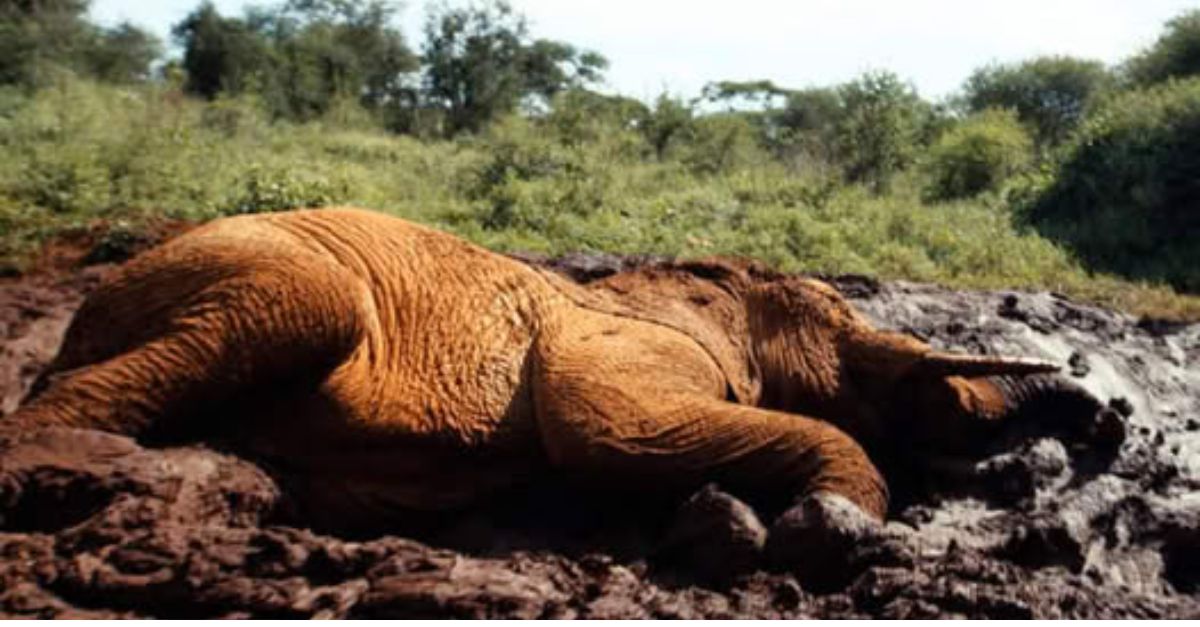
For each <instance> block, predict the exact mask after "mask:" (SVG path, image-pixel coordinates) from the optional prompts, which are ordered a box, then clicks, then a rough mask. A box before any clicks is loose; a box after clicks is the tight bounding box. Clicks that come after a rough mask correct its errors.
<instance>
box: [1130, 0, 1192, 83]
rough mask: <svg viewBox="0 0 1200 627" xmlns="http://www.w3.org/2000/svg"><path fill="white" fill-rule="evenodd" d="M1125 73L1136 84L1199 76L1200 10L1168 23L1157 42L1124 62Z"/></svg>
mask: <svg viewBox="0 0 1200 627" xmlns="http://www.w3.org/2000/svg"><path fill="white" fill-rule="evenodd" d="M1125 73H1126V75H1127V76H1128V78H1129V79H1130V80H1131V81H1132V82H1133V83H1134V84H1137V85H1151V84H1154V83H1161V82H1163V81H1165V80H1167V79H1170V78H1183V77H1187V76H1195V75H1197V74H1200V9H1196V10H1191V11H1187V12H1185V13H1182V14H1180V15H1178V16H1176V17H1175V18H1174V19H1172V20H1170V21H1169V22H1167V24H1166V27H1165V28H1164V32H1163V34H1162V35H1161V36H1160V37H1159V38H1158V41H1156V42H1154V45H1152V46H1150V47H1149V48H1147V49H1146V50H1144V51H1143V52H1142V53H1140V54H1138V55H1136V56H1134V57H1133V58H1131V59H1130V60H1129V61H1128V62H1127V63H1126V65H1125Z"/></svg>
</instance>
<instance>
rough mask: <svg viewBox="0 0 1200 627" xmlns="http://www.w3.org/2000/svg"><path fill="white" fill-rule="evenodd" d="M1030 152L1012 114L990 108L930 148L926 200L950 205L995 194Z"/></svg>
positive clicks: (1027, 140) (1030, 145) (1024, 163)
mask: <svg viewBox="0 0 1200 627" xmlns="http://www.w3.org/2000/svg"><path fill="white" fill-rule="evenodd" d="M1032 150H1033V142H1032V141H1031V140H1030V138H1029V135H1028V134H1027V133H1026V132H1025V129H1024V128H1023V127H1022V126H1021V123H1020V122H1019V121H1018V120H1017V116H1016V113H1014V112H1013V111H1010V110H996V109H991V110H988V111H984V112H983V113H980V114H978V115H976V116H973V117H971V118H968V119H967V120H964V121H963V122H962V123H961V124H959V125H958V126H957V127H955V128H953V129H951V130H950V131H948V132H947V133H945V134H944V135H942V137H941V138H940V139H939V140H938V141H937V142H936V143H935V144H934V145H933V146H932V147H930V149H929V155H928V159H927V162H926V166H925V169H926V177H927V179H928V182H927V183H926V185H925V190H924V192H925V197H926V198H927V199H929V200H951V199H955V198H970V197H971V196H975V195H978V194H980V193H982V192H985V191H997V190H998V189H999V188H1000V186H1001V184H1003V183H1004V182H1005V181H1006V180H1008V179H1009V178H1010V177H1011V176H1013V175H1014V174H1016V173H1017V172H1019V171H1020V170H1022V169H1023V168H1025V167H1027V166H1028V165H1029V163H1030V160H1031V158H1032Z"/></svg>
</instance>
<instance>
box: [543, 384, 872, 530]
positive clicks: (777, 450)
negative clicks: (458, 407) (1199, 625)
mask: <svg viewBox="0 0 1200 627" xmlns="http://www.w3.org/2000/svg"><path fill="white" fill-rule="evenodd" d="M536 403H537V406H538V419H539V423H540V426H541V430H542V434H543V439H544V442H545V446H546V449H547V452H548V454H549V456H550V459H551V461H552V462H553V463H555V464H556V465H559V466H561V467H564V468H567V469H572V470H575V471H578V472H582V473H584V474H585V475H587V476H594V477H596V478H598V479H599V480H601V481H622V482H627V483H628V484H629V485H631V486H639V485H641V486H647V487H679V488H683V487H690V486H695V485H698V484H700V483H702V482H705V481H718V482H720V483H722V484H723V485H725V486H726V487H728V488H730V489H732V490H734V491H735V492H738V493H741V494H744V495H747V496H755V497H764V498H770V497H773V496H774V497H796V496H801V495H805V494H811V493H816V492H833V493H836V494H840V495H843V496H845V497H846V498H848V499H850V500H851V501H852V502H854V503H855V504H857V505H858V506H859V507H861V508H862V509H863V510H865V511H867V512H869V513H870V514H872V515H873V516H875V517H878V518H883V516H884V515H885V514H886V511H887V499H888V496H887V487H886V485H885V483H884V481H883V478H882V477H881V476H880V474H879V471H878V470H876V469H875V467H874V465H872V464H871V461H870V460H869V459H868V458H867V455H866V453H865V452H864V451H863V450H862V448H861V447H859V446H858V444H857V443H855V442H854V440H852V439H851V438H850V437H849V436H847V435H846V434H845V433H843V432H842V431H840V430H838V429H837V428H836V427H833V426H832V425H830V424H828V423H825V422H822V421H819V420H813V419H810V418H805V417H802V416H796V415H791V414H784V413H779V412H772V411H767V410H763V409H759V408H756V407H749V406H744V405H737V404H733V403H729V402H726V401H722V400H718V399H709V398H704V397H702V396H698V395H691V394H671V393H666V394H662V393H656V391H655V390H653V389H647V387H645V386H638V387H637V388H635V389H629V388H623V387H620V386H619V385H616V384H613V383H612V382H611V381H609V382H605V381H604V380H603V378H601V377H595V378H593V377H589V376H587V375H584V374H576V375H574V376H571V375H567V376H559V377H557V378H553V379H551V380H546V381H540V382H539V386H538V395H537V400H536Z"/></svg>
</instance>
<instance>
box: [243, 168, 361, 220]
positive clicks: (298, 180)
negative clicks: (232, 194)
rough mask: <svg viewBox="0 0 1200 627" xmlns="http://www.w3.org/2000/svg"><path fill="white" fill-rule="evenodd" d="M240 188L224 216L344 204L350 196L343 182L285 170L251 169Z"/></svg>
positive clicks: (347, 187)
mask: <svg viewBox="0 0 1200 627" xmlns="http://www.w3.org/2000/svg"><path fill="white" fill-rule="evenodd" d="M240 187H241V189H240V193H239V194H238V195H237V197H236V198H235V199H234V201H233V202H232V203H231V204H230V207H231V208H230V210H229V211H228V212H227V213H235V214H238V213H261V212H265V211H283V210H286V209H301V208H307V207H323V206H328V205H335V204H338V203H341V202H344V201H345V199H346V198H347V197H348V196H349V193H350V190H349V186H348V185H347V184H346V183H345V182H344V181H336V180H330V179H328V178H326V177H321V176H315V177H314V176H311V175H309V176H305V175H299V174H296V172H295V171H294V170H291V169H286V168H280V169H264V168H251V169H250V170H249V171H248V172H247V173H246V174H245V176H244V177H243V179H242V183H241V186H240Z"/></svg>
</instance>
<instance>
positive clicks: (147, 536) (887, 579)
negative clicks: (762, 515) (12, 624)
mask: <svg viewBox="0 0 1200 627" xmlns="http://www.w3.org/2000/svg"><path fill="white" fill-rule="evenodd" d="M526 260H527V261H529V262H530V263H549V264H550V265H552V266H554V267H556V268H557V269H559V270H561V271H563V272H564V273H566V274H568V275H570V276H573V277H574V278H576V280H582V281H587V280H592V279H595V278H598V277H601V276H604V275H605V274H607V273H609V272H612V271H614V270H616V269H619V268H622V267H628V266H629V265H631V264H633V265H636V264H639V263H647V262H650V261H652V260H649V259H644V258H634V259H630V258H626V259H622V258H616V257H603V256H587V255H576V256H572V257H568V258H564V259H562V260H558V261H555V262H546V261H544V260H538V259H535V258H528V257H527V258H526ZM109 269H110V266H105V265H98V266H91V267H88V268H86V269H83V270H71V271H69V272H63V271H59V272H53V273H43V274H41V275H39V276H35V277H27V278H24V279H4V280H3V281H2V282H0V342H2V346H0V409H2V410H3V411H4V412H5V413H7V412H9V411H11V410H12V409H13V408H14V407H15V406H16V404H17V403H18V402H19V399H20V398H21V397H22V396H23V394H24V393H25V391H26V390H27V388H28V386H29V385H30V384H31V382H32V380H33V378H34V377H35V376H36V374H37V372H38V370H39V369H40V368H41V367H42V366H43V365H44V364H45V363H47V361H48V360H49V359H50V358H51V357H52V356H53V353H54V350H55V349H56V347H57V344H58V341H59V339H60V337H61V335H62V332H63V330H64V329H65V326H66V324H67V321H68V320H69V317H70V315H71V312H72V311H73V309H74V308H75V307H76V306H77V305H78V303H79V302H80V301H81V299H82V297H83V294H84V293H86V291H87V290H88V289H91V287H93V286H94V285H95V283H96V281H97V280H98V279H99V277H101V276H102V275H103V274H104V273H105V272H107V271H109ZM830 280H831V281H832V282H833V283H834V284H835V285H836V286H838V288H839V289H841V290H842V291H843V292H844V293H846V294H847V295H848V296H850V297H851V298H852V299H853V300H854V302H855V304H856V305H857V306H858V307H859V308H860V309H861V310H863V311H864V312H866V313H867V314H868V315H869V316H871V317H872V318H874V319H875V320H876V321H877V322H878V323H879V324H881V325H884V326H888V327H891V328H895V329H900V330H904V331H907V332H909V333H913V334H915V335H917V336H920V337H922V338H924V339H926V340H928V341H930V342H932V343H934V344H936V345H938V346H941V347H946V348H956V349H964V350H969V351H972V352H988V353H1003V354H1023V355H1031V356H1042V357H1046V358H1051V359H1055V360H1057V361H1059V362H1061V363H1063V364H1064V365H1065V366H1066V369H1065V375H1064V376H1068V377H1070V378H1072V379H1073V380H1075V381H1076V382H1077V383H1079V384H1080V385H1082V386H1084V387H1085V388H1087V389H1088V390H1089V391H1091V392H1092V393H1093V394H1094V395H1095V396H1097V397H1098V398H1100V399H1101V400H1102V401H1103V402H1105V403H1107V404H1108V405H1109V406H1110V407H1111V408H1112V410H1113V415H1115V416H1119V418H1118V419H1117V420H1118V423H1117V424H1118V425H1119V427H1120V428H1121V431H1122V433H1123V435H1124V439H1123V442H1122V443H1121V444H1120V446H1119V448H1117V449H1115V450H1112V451H1108V452H1104V451H1097V449H1096V447H1095V446H1086V445H1083V444H1081V443H1080V442H1077V441H1072V440H1071V439H1070V438H1066V437H1063V436H1062V435H1056V431H1055V429H1054V428H1052V425H1051V424H1049V423H1051V422H1052V420H1051V419H1050V418H1049V417H1046V416H1030V417H1028V419H1027V420H1022V421H1016V422H1014V424H1013V426H1012V428H1011V429H1009V430H1008V432H1006V433H1005V434H1004V437H1001V438H998V439H997V440H996V441H995V442H992V443H989V445H988V446H987V449H986V450H985V451H983V452H982V453H981V454H980V455H979V456H977V457H975V458H972V459H931V458H928V457H923V458H919V459H915V460H908V461H902V460H903V456H902V455H901V456H898V457H897V459H896V460H890V461H887V463H885V464H884V465H885V473H886V474H888V478H889V480H890V481H891V482H892V484H893V488H894V491H895V495H894V499H893V511H892V514H891V517H892V520H891V521H890V522H889V523H888V525H887V526H886V527H885V528H883V529H872V530H868V531H864V530H862V529H851V528H847V529H846V530H845V536H844V537H845V538H846V540H845V544H844V545H841V546H842V548H841V549H839V550H838V551H835V552H834V553H836V554H835V555H832V556H818V555H816V554H815V553H814V551H813V549H812V548H810V547H807V546H805V544H804V538H803V537H790V536H789V535H788V534H787V533H786V532H783V531H780V530H781V529H782V530H786V529H788V528H789V527H788V523H789V521H788V520H782V519H781V520H778V521H772V520H760V519H759V514H758V513H756V512H754V511H753V510H752V509H751V508H750V507H748V506H747V505H745V504H744V503H741V502H740V501H738V500H737V499H736V498H734V497H732V496H730V495H728V494H725V493H723V492H721V491H720V489H719V487H715V486H709V487H707V488H705V489H704V490H702V491H701V492H699V493H697V494H695V495H693V496H692V497H691V498H689V499H683V500H681V502H680V503H678V504H676V503H669V504H664V503H657V504H653V505H652V504H638V503H630V502H628V501H624V502H617V503H613V502H611V501H606V500H605V499H604V498H603V497H600V496H591V495H586V496H585V495H579V494H577V493H575V491H572V490H570V489H569V488H564V487H562V486H559V487H557V488H554V487H551V488H547V489H546V490H545V491H543V492H536V493H535V492H529V493H524V494H521V495H516V496H515V497H514V498H513V499H512V500H511V501H510V502H509V504H508V506H507V508H498V509H484V510H481V511H478V512H472V513H465V514H463V515H462V517H461V519H458V520H454V521H448V522H447V524H446V525H444V528H443V531H442V532H441V533H439V534H437V535H427V536H423V537H421V538H419V539H414V538H404V537H398V536H384V537H378V538H343V537H335V536H331V535H321V534H318V533H315V532H313V531H310V530H307V529H305V528H304V525H303V521H297V520H294V519H291V518H289V517H288V516H287V514H286V512H287V511H288V507H287V495H286V493H284V492H283V491H282V490H281V488H280V486H279V485H278V484H277V483H276V482H275V481H274V480H273V479H272V478H271V477H270V476H269V475H268V474H266V473H265V472H264V471H262V470H260V469H259V468H256V467H255V466H254V465H253V464H251V463H249V462H247V461H244V460H240V459H237V458H235V457H232V456H230V455H227V454H225V453H223V452H221V451H216V450H211V449H208V448H205V447H201V446H193V447H180V448H168V449H150V448H144V447H142V446H139V445H138V444H137V443H135V442H133V441H131V440H129V439H127V438H122V437H118V436H113V435H108V434H101V433H96V432H89V431H79V430H54V431H48V432H45V433H40V434H33V435H30V436H29V437H28V438H26V439H24V440H22V441H21V442H18V443H15V444H10V445H8V446H7V448H6V450H4V451H3V452H0V616H3V617H37V618H52V617H58V618H66V617H155V618H171V617H328V618H332V617H497V618H500V617H503V618H538V617H555V618H558V617H587V618H640V617H658V618H670V617H680V618H740V617H758V618H775V617H788V618H801V617H829V618H850V617H888V618H901V617H952V616H962V617H977V618H982V617H990V618H1019V617H1043V618H1057V617H1087V618H1109V617H1197V616H1200V596H1198V594H1200V325H1190V326H1189V325H1180V324H1173V323H1166V322H1162V321H1154V320H1139V319H1136V318H1133V317H1130V316H1127V315H1124V314H1120V313H1117V312H1111V311H1106V310H1103V309H1098V308H1095V307H1090V306H1087V305H1082V304H1079V303H1074V302H1071V301H1069V300H1067V299H1065V298H1063V297H1061V296H1057V295H1054V294H1049V293H1036V294H1030V293H1015V292H1013V293H1008V292H990V293H984V292H952V291H948V290H944V289H941V288H937V287H932V286H927V285H916V284H909V283H887V284H880V283H877V282H875V281H873V280H870V279H868V278H864V277H832V278H830ZM791 515H795V514H794V513H793V514H791ZM768 530H771V533H770V537H769V538H768V533H767V531H768ZM800 535H802V534H800ZM764 546H767V548H768V549H769V550H768V553H770V554H771V555H775V556H784V557H785V558H786V559H782V560H776V561H772V560H764V559H762V558H761V555H762V549H763V547H764ZM806 559H808V560H809V563H808V564H807V568H806V567H805V566H806V565H805V564H804V562H805V560H806ZM822 560H832V561H831V562H830V563H825V561H822ZM778 562H781V563H778ZM805 572H807V573H814V572H815V573H816V575H812V574H809V575H804V573H805ZM798 575H800V577H799V578H798Z"/></svg>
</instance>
